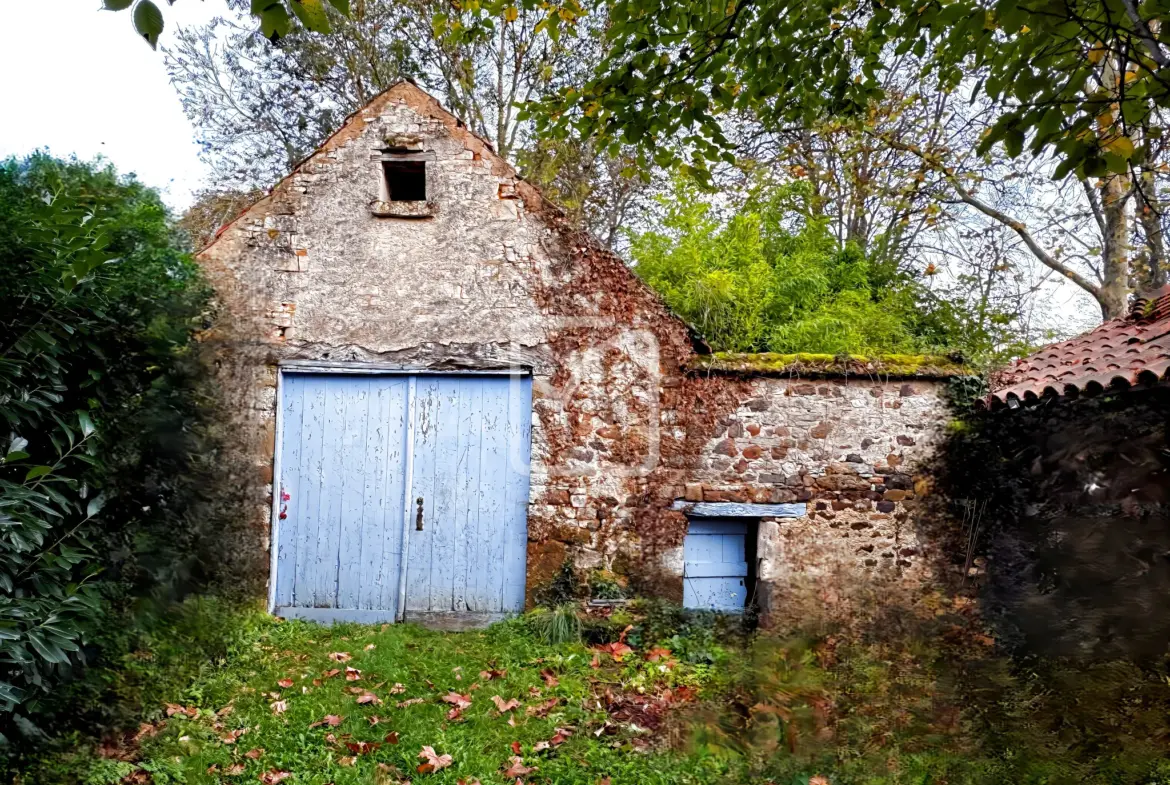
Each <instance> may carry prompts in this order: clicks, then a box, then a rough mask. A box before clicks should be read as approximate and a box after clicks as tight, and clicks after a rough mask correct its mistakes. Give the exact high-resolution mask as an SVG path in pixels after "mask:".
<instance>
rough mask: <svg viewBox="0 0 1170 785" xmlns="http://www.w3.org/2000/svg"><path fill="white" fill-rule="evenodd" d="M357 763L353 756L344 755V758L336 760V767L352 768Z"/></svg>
mask: <svg viewBox="0 0 1170 785" xmlns="http://www.w3.org/2000/svg"><path fill="white" fill-rule="evenodd" d="M355 763H357V757H356V756H354V755H346V756H345V757H344V758H338V759H337V765H338V766H352V765H354V764H355Z"/></svg>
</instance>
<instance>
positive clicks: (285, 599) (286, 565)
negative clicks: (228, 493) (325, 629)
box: [272, 374, 305, 606]
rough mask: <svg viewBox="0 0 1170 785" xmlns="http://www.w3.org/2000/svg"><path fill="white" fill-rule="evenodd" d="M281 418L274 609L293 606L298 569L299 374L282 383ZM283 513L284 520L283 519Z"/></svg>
mask: <svg viewBox="0 0 1170 785" xmlns="http://www.w3.org/2000/svg"><path fill="white" fill-rule="evenodd" d="M280 388H281V389H280V396H281V408H282V410H283V414H282V417H281V422H280V425H281V428H280V431H281V433H280V446H279V447H280V467H279V469H280V473H279V475H275V476H274V478H273V488H272V491H273V493H274V494H275V495H276V504H275V505H274V509H275V511H276V517H275V520H274V522H273V526H274V529H275V530H276V532H277V536H276V574H275V575H274V576H272V580H274V581H275V583H276V592H275V594H274V599H275V602H274V603H272V604H273V605H275V606H285V605H292V603H293V581H294V579H295V578H296V569H297V531H298V528H299V527H300V525H301V521H300V518H299V516H298V515H297V514H296V510H297V502H298V501H299V499H300V496H301V493H303V487H304V482H303V481H302V479H301V474H300V472H301V443H302V434H303V433H304V426H303V424H302V417H303V411H304V406H303V404H304V393H305V390H304V384H303V383H302V380H301V378H300V377H299V376H298V375H297V374H289V375H288V376H286V377H284V378H283V379H281V381H280ZM282 491H283V492H284V493H285V494H287V495H288V497H289V499H288V501H287V502H286V501H284V500H283V499H282V498H281V492H282ZM281 510H284V511H285V513H284V516H285V517H284V520H281V519H280V515H281V512H280V511H281Z"/></svg>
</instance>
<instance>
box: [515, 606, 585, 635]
mask: <svg viewBox="0 0 1170 785" xmlns="http://www.w3.org/2000/svg"><path fill="white" fill-rule="evenodd" d="M524 618H525V620H526V621H527V623H528V628H529V629H530V630H532V633H533V634H534V635H536V637H537V638H539V639H540V640H541V641H543V642H544V643H547V644H549V645H552V646H557V645H560V644H564V643H579V642H580V641H581V617H580V616H579V615H578V608H577V605H576V603H572V602H566V603H562V604H561V605H557V606H556V607H554V608H534V609H533V610H531V611H529V612H528V613H527V614H526V615H525V617H524Z"/></svg>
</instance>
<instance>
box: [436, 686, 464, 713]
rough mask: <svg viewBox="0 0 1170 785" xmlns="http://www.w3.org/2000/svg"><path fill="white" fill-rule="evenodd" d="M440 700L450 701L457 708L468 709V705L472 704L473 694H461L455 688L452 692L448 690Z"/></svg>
mask: <svg viewBox="0 0 1170 785" xmlns="http://www.w3.org/2000/svg"><path fill="white" fill-rule="evenodd" d="M439 700H441V701H443V702H444V703H450V704H451V705H452V706H454V707H455V708H457V709H466V708H467V707H468V706H470V705H471V696H470V695H460V694H459V693H457V692H455V691H454V690H452V691H451V692H448V693H447V694H446V695H444V696H443V697H442V698H440V699H439Z"/></svg>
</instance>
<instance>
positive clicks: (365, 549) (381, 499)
mask: <svg viewBox="0 0 1170 785" xmlns="http://www.w3.org/2000/svg"><path fill="white" fill-rule="evenodd" d="M405 416H406V381H405V380H404V379H402V378H401V377H395V376H386V377H377V378H376V379H375V380H374V382H373V384H372V385H371V393H370V422H369V424H368V426H367V434H368V436H367V439H366V456H365V464H366V470H365V475H364V479H365V490H364V499H363V502H364V506H363V515H362V554H361V570H360V573H361V577H360V584H361V592H360V595H359V598H358V606H359V607H360V608H364V609H369V610H387V611H396V610H397V603H398V562H399V556H400V548H399V544H398V543H399V540H400V539H401V537H402V525H401V517H400V516H401V512H402V493H403V471H404V466H403V449H402V439H403V435H404V433H405V429H406V423H405V421H404V418H405Z"/></svg>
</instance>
